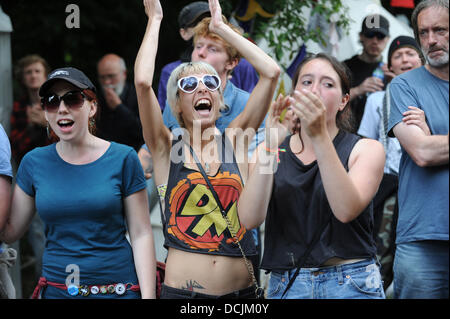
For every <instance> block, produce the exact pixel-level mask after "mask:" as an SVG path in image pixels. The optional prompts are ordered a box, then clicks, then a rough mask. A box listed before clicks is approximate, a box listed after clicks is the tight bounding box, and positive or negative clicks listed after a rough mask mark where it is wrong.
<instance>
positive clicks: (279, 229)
mask: <svg viewBox="0 0 450 319" xmlns="http://www.w3.org/2000/svg"><path fill="white" fill-rule="evenodd" d="M347 74H348V71H347V69H346V68H345V66H343V65H342V64H341V63H339V62H338V61H336V60H335V59H334V58H332V57H330V56H328V55H325V54H318V55H316V56H313V57H310V58H308V59H306V60H305V61H304V62H303V63H302V64H301V65H300V66H299V69H298V71H297V73H296V76H295V80H294V85H293V87H294V88H295V90H294V92H293V94H292V96H291V97H287V98H284V99H281V98H280V99H278V100H277V101H276V102H275V103H274V105H273V107H272V111H271V112H270V118H269V121H268V123H267V124H266V142H265V143H266V144H265V145H261V146H260V147H259V149H258V152H256V155H255V156H258V157H259V158H258V160H257V161H252V162H256V164H253V165H252V167H251V168H250V170H251V174H252V175H254V176H253V177H254V178H251V179H249V182H248V183H247V187H246V188H245V190H244V193H243V194H242V196H241V198H242V200H241V202H240V208H241V209H243V210H244V211H246V212H247V213H248V215H247V216H249V218H248V219H246V220H243V221H244V222H245V224H246V226H247V227H254V226H256V225H259V224H260V223H262V221H263V220H264V219H265V217H266V212H267V219H266V224H265V225H266V226H265V227H266V235H265V247H264V256H263V260H262V268H263V269H267V270H269V271H271V277H270V282H269V288H268V297H269V298H281V297H283V298H296V299H297V298H384V292H383V285H382V283H381V281H380V273H379V268H378V266H377V264H376V262H375V253H376V249H375V248H376V247H375V243H374V241H373V234H372V231H373V216H372V204H371V201H372V198H373V196H374V195H375V192H376V191H377V188H378V185H379V183H380V181H381V178H382V176H383V165H384V151H383V147H382V145H381V144H380V143H379V142H377V141H375V140H370V139H361V138H360V137H358V136H356V135H353V134H350V133H348V132H346V131H345V130H344V129H343V126H344V125H343V124H345V120H346V119H345V110H346V105H347V103H348V101H349V90H350V85H349V84H350V80H349V76H348V75H347ZM288 105H290V106H291V107H292V109H293V110H294V112H295V114H296V115H297V116H298V117H299V118H300V132H299V133H298V134H293V135H290V136H288V137H287V138H285V136H286V127H285V126H283V125H282V124H281V123H280V122H279V116H280V114H281V111H282V110H283V109H284V108H286V107H287V106H288ZM270 157H273V160H272V161H268V160H267V158H270ZM263 159H264V160H263ZM269 162H271V163H273V162H275V163H277V164H278V165H277V167H276V170H274V169H273V170H272V171H275V173H273V174H270V173H268V171H267V167H266V166H267V163H269ZM265 165H266V166H265ZM250 183H253V184H250ZM247 192H249V193H250V192H253V193H254V194H248V193H247ZM261 192H262V194H263V196H262V198H263V200H261ZM252 195H253V196H254V197H253V200H252ZM256 199H258V200H256ZM244 201H245V202H244ZM308 248H310V252H308ZM299 266H300V268H301V269H300V270H299V273H298V275H297V276H295V273H296V269H297V267H299ZM291 280H292V286H291V287H290V289H288V290H287V292H286V294H285V295H283V293H284V292H285V290H286V288H287V286H288V284H289V282H290V281H291Z"/></svg>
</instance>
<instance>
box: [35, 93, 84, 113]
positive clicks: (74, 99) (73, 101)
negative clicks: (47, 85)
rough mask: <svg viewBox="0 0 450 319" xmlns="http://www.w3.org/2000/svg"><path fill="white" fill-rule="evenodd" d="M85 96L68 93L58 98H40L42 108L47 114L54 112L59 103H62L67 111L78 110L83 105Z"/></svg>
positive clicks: (55, 95) (53, 95)
mask: <svg viewBox="0 0 450 319" xmlns="http://www.w3.org/2000/svg"><path fill="white" fill-rule="evenodd" d="M85 98H86V96H85V95H84V93H83V92H81V91H70V92H67V93H66V94H64V95H62V96H59V95H57V94H50V95H47V96H44V97H42V99H41V104H42V108H43V109H44V110H46V111H47V112H56V111H57V110H58V109H59V105H60V104H61V101H64V105H65V106H67V107H68V108H69V109H79V108H80V107H82V106H83V104H84V99H85Z"/></svg>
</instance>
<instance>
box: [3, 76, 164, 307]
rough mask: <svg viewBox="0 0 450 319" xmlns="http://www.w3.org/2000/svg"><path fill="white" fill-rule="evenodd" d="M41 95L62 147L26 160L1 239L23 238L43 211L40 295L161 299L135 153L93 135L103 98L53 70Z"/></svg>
mask: <svg viewBox="0 0 450 319" xmlns="http://www.w3.org/2000/svg"><path fill="white" fill-rule="evenodd" d="M39 95H40V96H41V97H42V107H43V109H44V111H45V118H46V120H47V121H48V127H49V129H51V130H52V132H53V134H55V135H56V136H57V138H58V142H57V143H54V144H51V145H49V146H46V147H39V148H36V149H34V150H33V151H31V152H29V153H27V154H26V155H25V157H24V158H23V160H22V162H21V164H20V166H19V169H18V172H17V177H16V180H17V183H16V186H15V189H14V195H13V199H12V205H11V214H10V216H9V219H8V221H7V225H6V227H4V229H3V230H1V233H0V240H3V241H5V242H14V241H16V240H17V239H19V238H20V237H21V236H22V235H23V234H24V232H25V231H26V229H27V227H28V225H29V223H30V221H31V219H32V217H33V214H34V211H35V208H36V210H37V211H38V212H39V214H40V216H41V218H42V220H43V221H44V223H45V229H46V234H45V235H46V238H47V243H46V248H45V252H44V256H43V271H42V277H41V278H40V280H39V284H38V286H37V287H36V290H35V293H34V294H33V297H34V298H38V297H41V298H49V299H50V298H71V297H74V298H140V297H142V298H154V297H155V277H156V274H155V269H156V262H155V253H154V247H153V235H152V230H151V226H150V221H149V218H148V203H147V194H146V190H145V187H146V184H145V178H144V175H143V171H142V167H141V165H140V163H139V159H138V157H137V154H136V152H135V151H134V150H133V149H132V148H130V147H128V146H125V145H121V144H118V143H114V142H108V141H105V140H102V139H99V138H97V137H96V136H94V135H93V133H92V130H93V119H94V116H95V114H96V112H97V99H96V95H95V87H94V85H93V84H92V83H91V81H90V80H89V79H88V78H87V77H86V76H85V75H84V73H83V72H81V71H79V70H77V69H75V68H61V69H57V70H54V71H53V72H51V73H50V74H49V76H48V79H47V81H46V82H45V83H44V84H43V85H42V86H41V88H40V90H39ZM127 229H128V232H129V238H130V242H131V245H130V243H129V242H128V241H127V238H126V233H127Z"/></svg>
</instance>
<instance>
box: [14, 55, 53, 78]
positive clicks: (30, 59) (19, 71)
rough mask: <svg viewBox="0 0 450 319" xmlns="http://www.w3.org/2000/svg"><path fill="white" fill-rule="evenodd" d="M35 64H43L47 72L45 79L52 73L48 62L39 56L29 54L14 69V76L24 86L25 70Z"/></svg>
mask: <svg viewBox="0 0 450 319" xmlns="http://www.w3.org/2000/svg"><path fill="white" fill-rule="evenodd" d="M34 63H41V64H42V65H43V66H44V70H45V77H47V75H48V74H49V73H50V66H49V65H48V63H47V61H46V60H45V59H44V58H43V57H41V56H40V55H38V54H29V55H26V56H24V57H23V58H21V59H20V60H19V61H18V62H17V65H16V67H15V69H14V75H15V77H16V79H17V80H18V81H19V82H20V84H21V85H23V83H22V81H23V70H24V69H25V68H26V67H27V66H29V65H31V64H34Z"/></svg>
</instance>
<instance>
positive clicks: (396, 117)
mask: <svg viewBox="0 0 450 319" xmlns="http://www.w3.org/2000/svg"><path fill="white" fill-rule="evenodd" d="M390 88H391V114H390V117H389V125H388V130H389V134H392V133H393V128H394V126H395V125H397V124H398V123H399V122H401V121H402V118H403V112H405V111H407V110H408V106H415V107H418V108H420V109H422V110H423V111H424V112H425V117H426V120H427V124H428V127H429V128H430V131H431V134H432V135H447V134H448V132H449V111H448V105H449V104H448V103H449V94H448V88H449V86H448V81H444V80H442V79H439V78H437V77H436V76H434V75H433V74H431V73H430V72H429V71H427V70H426V68H425V67H423V66H422V67H420V68H417V69H414V70H411V71H408V72H406V73H403V74H401V75H399V76H396V77H395V78H394V79H393V80H392V82H391V84H390ZM448 189H449V170H448V163H447V164H444V165H438V166H431V167H420V166H418V165H417V164H416V163H415V162H414V161H413V160H412V158H411V157H410V156H409V154H408V153H407V152H406V151H405V150H404V149H403V148H402V158H401V160H400V170H399V189H398V205H399V213H398V222H397V239H396V243H397V244H401V243H407V242H412V241H419V240H448V239H449V236H448V230H449V219H448V217H449V214H448V210H449V193H448Z"/></svg>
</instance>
